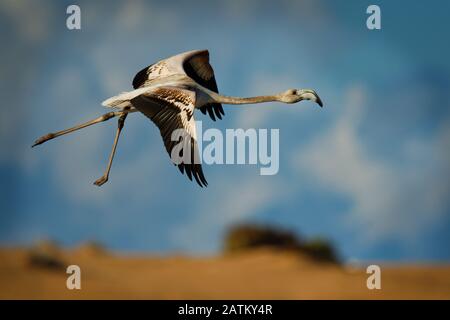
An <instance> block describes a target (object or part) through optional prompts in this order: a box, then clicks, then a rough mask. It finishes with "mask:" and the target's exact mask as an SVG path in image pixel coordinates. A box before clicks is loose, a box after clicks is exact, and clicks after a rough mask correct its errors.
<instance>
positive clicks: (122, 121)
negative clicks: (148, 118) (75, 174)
mask: <svg viewBox="0 0 450 320" xmlns="http://www.w3.org/2000/svg"><path fill="white" fill-rule="evenodd" d="M127 115H128V113H123V114H122V115H121V116H120V118H119V120H118V126H117V131H116V137H115V138H114V144H113V147H112V150H111V154H110V155H109V161H108V166H107V167H106V170H105V173H104V174H103V176H101V177H100V178H98V179H97V180H95V182H94V184H95V185H97V186H99V187H100V186H101V185H102V184H104V183H106V182H107V181H108V178H109V172H110V170H111V165H112V162H113V159H114V155H115V153H116V148H117V142H119V137H120V133H121V132H122V129H123V126H124V124H125V119H126V117H127Z"/></svg>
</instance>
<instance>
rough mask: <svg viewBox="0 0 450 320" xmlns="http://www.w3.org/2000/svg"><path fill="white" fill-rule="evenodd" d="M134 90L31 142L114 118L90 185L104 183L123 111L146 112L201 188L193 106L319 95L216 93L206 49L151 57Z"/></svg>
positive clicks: (214, 112)
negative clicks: (100, 167)
mask: <svg viewBox="0 0 450 320" xmlns="http://www.w3.org/2000/svg"><path fill="white" fill-rule="evenodd" d="M132 84H133V89H134V90H132V91H129V92H123V93H121V94H119V95H117V96H114V97H111V98H109V99H107V100H105V101H103V102H102V105H103V106H105V107H108V108H111V109H112V110H113V111H110V112H108V113H105V114H103V115H102V116H100V117H98V118H96V119H93V120H91V121H88V122H85V123H82V124H80V125H77V126H74V127H72V128H69V129H65V130H62V131H58V132H54V133H48V134H46V135H44V136H42V137H40V138H39V139H37V140H36V141H35V142H34V144H33V145H32V147H35V146H37V145H40V144H42V143H44V142H46V141H48V140H51V139H54V138H56V137H59V136H62V135H65V134H68V133H71V132H74V131H76V130H80V129H83V128H85V127H88V126H91V125H94V124H97V123H100V122H104V121H107V120H109V119H112V118H115V117H118V127H117V131H116V135H115V138H114V143H113V147H112V151H111V153H110V155H109V160H108V164H107V167H106V170H105V172H104V174H103V175H102V176H101V177H100V178H99V179H97V180H96V181H95V182H94V184H95V185H97V186H101V185H103V184H104V183H105V182H107V181H108V178H109V173H110V170H111V165H112V162H113V159H114V155H115V152H116V148H117V143H118V141H119V137H120V134H121V132H122V129H123V127H124V124H125V119H126V118H127V116H128V114H130V113H134V112H140V113H142V114H144V115H145V116H147V117H148V118H149V119H150V120H152V121H153V123H155V124H156V126H157V127H158V128H159V130H160V132H161V136H162V138H163V141H164V145H165V148H166V150H167V152H168V153H169V155H171V154H172V151H173V149H174V147H175V145H176V144H177V143H178V142H179V141H180V140H184V143H186V146H188V149H189V148H190V150H188V151H190V155H191V157H190V159H189V157H188V158H187V159H184V160H182V161H179V162H178V163H175V164H176V165H177V166H178V168H179V170H180V171H181V173H182V174H184V173H186V175H187V176H188V178H189V180H191V181H192V177H194V179H195V180H196V181H197V183H198V184H199V185H200V186H201V187H203V186H205V187H206V186H207V184H208V183H207V181H206V179H205V176H204V174H203V170H202V166H201V164H200V163H198V161H195V160H196V159H198V144H197V136H196V128H195V120H194V111H195V109H199V110H200V111H201V112H202V113H203V114H206V113H208V115H209V116H210V118H211V119H212V120H213V121H216V117H217V118H219V119H222V116H224V115H225V113H224V110H223V108H222V104H230V105H241V104H253V103H263V102H272V101H277V102H283V103H296V102H299V101H302V100H312V101H314V102H316V103H317V104H318V105H319V106H320V107H322V106H323V104H322V101H321V99H320V98H319V96H318V95H317V93H316V92H315V91H314V90H311V89H289V90H286V91H284V92H281V93H277V94H273V95H265V96H256V97H248V98H241V97H231V96H224V95H221V94H219V91H218V89H217V83H216V79H215V76H214V71H213V69H212V67H211V65H210V64H209V52H208V50H194V51H189V52H184V53H181V54H178V55H175V56H172V57H170V58H167V59H164V60H161V61H159V62H156V63H154V64H152V65H150V66H148V67H146V68H144V69H142V70H141V71H139V72H138V73H137V74H136V75H135V77H134V79H133V83H132ZM176 129H180V130H183V131H184V132H185V134H184V136H183V137H181V138H180V139H179V140H178V141H173V137H172V133H173V132H174V130H176Z"/></svg>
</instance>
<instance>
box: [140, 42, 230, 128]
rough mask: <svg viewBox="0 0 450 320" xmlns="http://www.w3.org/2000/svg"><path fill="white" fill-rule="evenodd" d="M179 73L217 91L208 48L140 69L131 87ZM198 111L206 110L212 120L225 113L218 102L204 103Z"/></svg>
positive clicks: (203, 111)
mask: <svg viewBox="0 0 450 320" xmlns="http://www.w3.org/2000/svg"><path fill="white" fill-rule="evenodd" d="M180 73H184V74H186V75H187V76H188V77H190V78H191V79H192V80H194V81H195V82H197V83H198V84H199V85H201V86H203V87H205V88H207V89H209V90H211V91H214V92H216V93H219V90H218V89H217V83H216V79H215V77H214V70H213V68H212V67H211V65H210V64H209V52H208V50H195V51H189V52H184V53H181V54H178V55H176V56H173V57H170V58H167V59H165V60H161V61H159V62H157V63H155V64H152V65H150V66H148V67H146V68H144V69H142V70H141V71H139V72H138V73H137V74H136V76H135V77H134V79H133V88H134V89H137V88H140V87H143V86H146V85H147V84H149V83H150V82H151V81H152V80H154V79H156V78H158V77H162V76H169V75H172V74H180ZM200 111H201V112H202V113H203V114H206V112H208V114H209V116H210V117H211V119H212V120H214V121H215V120H216V117H217V118H219V119H222V115H225V112H224V111H223V108H222V105H221V104H220V103H210V104H207V105H204V106H202V107H201V108H200Z"/></svg>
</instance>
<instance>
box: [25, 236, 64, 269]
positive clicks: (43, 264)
mask: <svg viewBox="0 0 450 320" xmlns="http://www.w3.org/2000/svg"><path fill="white" fill-rule="evenodd" d="M28 265H29V266H31V267H38V268H43V269H50V270H58V271H64V270H65V265H66V264H65V263H64V261H63V260H62V258H61V250H60V248H59V246H58V244H57V243H56V242H54V241H51V240H40V241H38V242H37V243H36V244H35V245H34V246H33V247H32V248H31V249H29V251H28Z"/></svg>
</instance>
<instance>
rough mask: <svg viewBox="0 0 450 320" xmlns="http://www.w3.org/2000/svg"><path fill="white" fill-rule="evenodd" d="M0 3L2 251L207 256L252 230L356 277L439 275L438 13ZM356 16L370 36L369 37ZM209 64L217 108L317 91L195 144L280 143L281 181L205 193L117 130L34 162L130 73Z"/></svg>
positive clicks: (447, 232)
mask: <svg viewBox="0 0 450 320" xmlns="http://www.w3.org/2000/svg"><path fill="white" fill-rule="evenodd" d="M72 3H74V2H66V1H39V2H38V1H12V0H2V2H1V3H0V36H1V39H2V43H3V44H4V45H3V46H2V50H1V51H0V55H1V61H2V62H1V64H0V89H1V95H2V107H1V108H0V112H1V116H0V121H1V123H0V144H1V147H2V149H1V150H2V152H1V154H0V177H1V181H2V183H1V185H0V186H1V190H0V191H1V193H0V209H1V213H0V243H1V244H3V245H19V244H30V243H33V242H34V241H36V240H37V239H41V238H51V239H55V240H57V241H60V242H61V243H62V244H64V245H68V246H71V245H76V244H78V243H80V242H83V241H87V240H96V241H99V242H102V243H104V244H106V245H107V246H108V247H111V248H113V249H116V250H124V251H125V250H126V251H152V252H158V253H171V252H185V253H192V254H210V253H215V252H217V251H218V250H220V247H221V239H222V236H223V232H224V231H225V230H226V228H227V227H228V226H230V225H232V224H235V223H239V222H243V221H252V222H262V223H273V224H277V225H280V226H283V227H286V228H290V229H292V230H294V231H296V232H298V233H299V234H301V235H303V236H308V237H309V236H311V237H312V236H323V237H326V238H329V239H331V240H332V241H333V242H334V243H335V245H336V246H337V248H338V249H339V251H340V252H341V254H342V255H343V257H345V258H346V259H358V260H393V261H447V262H448V261H450V250H449V249H448V248H449V244H450V200H449V197H448V196H449V190H450V153H449V150H450V108H449V107H450V90H449V89H450V62H449V60H448V57H449V56H450V44H449V42H448V41H446V40H445V39H446V38H447V34H446V33H447V31H448V30H449V27H450V22H449V20H448V12H450V4H449V3H447V2H444V1H428V2H427V6H426V9H424V8H423V6H422V5H421V4H419V3H410V2H408V1H325V0H321V1H312V0H308V1H279V2H276V3H275V2H274V3H271V2H265V1H238V0H234V1H227V2H226V3H223V2H214V1H203V2H196V1H185V2H183V1H182V2H178V3H175V2H171V1H95V2H94V1H77V2H75V3H76V4H78V5H79V6H80V7H81V14H82V29H81V30H79V31H69V30H68V29H67V28H66V26H65V20H66V18H67V15H66V14H65V11H66V7H67V6H68V5H69V4H72ZM370 4H378V5H379V6H380V7H381V12H382V29H381V30H378V31H369V30H368V29H367V28H366V18H367V14H366V13H365V11H366V8H367V6H368V5H370ZM203 48H207V49H209V51H210V56H211V63H212V65H213V67H214V69H215V74H216V79H217V81H218V86H219V90H220V91H221V92H222V93H224V94H228V95H241V96H251V95H258V94H267V93H272V92H278V91H281V90H285V89H288V88H292V87H297V88H315V89H316V90H317V91H318V92H319V94H320V95H321V97H322V100H323V101H324V103H325V105H326V107H325V108H324V109H322V110H320V109H319V108H316V107H315V106H313V104H311V103H308V102H306V103H302V104H298V105H293V106H292V105H281V104H275V103H272V104H267V105H255V106H244V107H242V108H226V109H225V113H226V117H225V119H224V120H223V121H218V122H212V121H210V120H209V119H208V118H207V117H205V116H203V115H202V114H200V113H199V114H198V115H197V116H196V117H197V120H204V121H203V127H204V128H213V127H215V128H218V129H220V130H225V129H226V128H252V127H254V128H269V129H270V128H279V129H280V171H279V174H277V175H275V176H260V175H259V168H258V167H257V166H249V165H247V166H226V165H215V166H214V165H213V166H205V168H204V171H205V174H206V177H207V179H208V182H209V186H208V188H206V189H201V188H198V187H197V186H196V185H195V184H193V183H189V181H188V180H187V179H186V178H185V177H182V176H181V175H180V174H179V172H178V171H177V170H176V169H175V168H174V167H173V165H171V164H170V162H169V158H168V156H167V154H166V153H165V151H164V148H163V144H162V141H161V138H160V135H159V132H158V130H157V129H156V127H155V126H154V125H153V124H151V123H149V122H148V120H147V119H146V118H145V117H143V116H139V115H137V114H133V115H132V116H130V117H129V118H128V119H127V123H126V125H125V129H124V133H123V136H122V138H121V141H120V143H119V148H118V153H117V155H116V158H115V163H114V165H113V169H112V173H111V178H110V181H109V182H108V183H107V184H106V185H104V186H103V187H102V188H100V189H99V188H97V187H96V186H94V185H92V182H93V181H94V180H95V179H97V178H98V177H99V176H100V175H101V174H102V172H103V170H104V167H105V165H106V161H107V156H108V154H109V152H110V148H111V144H112V140H113V137H114V131H115V128H116V122H115V121H110V122H106V123H103V124H100V125H97V126H95V127H91V128H89V129H85V130H83V131H80V132H78V133H76V134H72V135H69V136H66V137H63V138H60V139H57V140H54V141H51V142H49V143H47V144H45V145H43V146H40V147H38V148H35V149H31V148H30V145H31V144H32V142H33V141H34V140H35V139H36V138H37V137H39V136H41V135H42V134H45V133H47V132H50V131H55V130H59V129H63V128H66V127H69V126H72V125H73V124H76V123H80V122H82V121H85V120H88V119H90V118H94V117H95V116H97V115H100V114H102V113H103V112H105V110H104V109H103V108H102V107H101V105H100V103H101V101H103V100H104V99H105V98H108V97H109V96H112V95H115V94H117V93H118V92H121V91H126V90H129V89H130V86H131V79H132V77H133V76H134V74H135V73H136V72H137V71H138V70H140V69H141V68H142V67H144V66H146V65H148V64H151V63H153V62H155V61H157V60H159V59H162V58H165V57H168V56H171V55H173V54H177V53H180V52H183V51H187V50H192V49H203Z"/></svg>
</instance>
